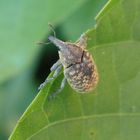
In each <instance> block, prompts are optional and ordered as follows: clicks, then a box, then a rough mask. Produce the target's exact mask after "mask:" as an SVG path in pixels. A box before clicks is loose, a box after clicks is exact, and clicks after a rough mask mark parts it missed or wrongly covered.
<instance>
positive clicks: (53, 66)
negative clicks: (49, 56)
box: [50, 59, 61, 71]
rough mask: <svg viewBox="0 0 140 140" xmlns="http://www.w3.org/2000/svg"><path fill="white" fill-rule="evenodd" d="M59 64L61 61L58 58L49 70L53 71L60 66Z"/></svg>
mask: <svg viewBox="0 0 140 140" xmlns="http://www.w3.org/2000/svg"><path fill="white" fill-rule="evenodd" d="M60 65H61V61H60V59H59V60H58V61H57V62H56V63H54V64H53V65H52V67H51V68H50V70H51V71H55V70H56V69H57V67H58V66H60Z"/></svg>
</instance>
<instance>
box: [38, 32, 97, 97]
mask: <svg viewBox="0 0 140 140" xmlns="http://www.w3.org/2000/svg"><path fill="white" fill-rule="evenodd" d="M48 39H49V41H50V42H51V43H53V44H54V45H55V46H57V47H58V49H59V51H58V53H59V60H58V61H57V62H56V63H55V64H54V65H53V66H52V67H51V71H54V74H53V76H52V78H50V79H46V81H45V82H44V83H43V84H41V86H40V88H42V87H43V86H44V85H45V84H46V83H48V82H50V81H52V80H53V79H54V78H56V77H57V75H58V73H59V72H60V70H61V69H62V67H63V69H64V79H63V80H62V83H61V86H60V89H58V91H57V92H56V93H55V94H53V96H55V95H56V94H58V93H59V92H61V91H62V90H63V88H64V86H65V83H66V81H67V82H68V83H69V85H70V86H71V87H72V88H73V89H74V90H75V91H76V92H78V93H88V92H90V91H91V90H93V89H94V88H95V87H96V85H97V83H98V79H99V78H98V71H97V68H96V64H95V62H94V60H93V58H92V55H91V54H90V53H89V52H88V51H87V50H86V46H87V38H86V36H85V35H84V34H83V35H81V37H80V38H79V40H78V41H77V42H76V43H70V42H63V41H61V40H59V39H57V38H56V37H54V36H49V37H48Z"/></svg>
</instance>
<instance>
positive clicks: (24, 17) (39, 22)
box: [0, 0, 85, 83]
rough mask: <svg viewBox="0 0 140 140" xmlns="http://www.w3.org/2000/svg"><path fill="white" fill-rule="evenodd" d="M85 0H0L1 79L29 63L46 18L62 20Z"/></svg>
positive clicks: (45, 28) (45, 31) (56, 21)
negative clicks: (57, 0)
mask: <svg viewBox="0 0 140 140" xmlns="http://www.w3.org/2000/svg"><path fill="white" fill-rule="evenodd" d="M84 2H85V0H76V1H75V0H71V1H69V2H67V1H65V0H60V1H59V2H56V1H55V0H47V1H46V0H41V1H38V0H30V1H29V0H24V1H21V0H20V1H17V0H11V1H9V0H1V4H0V17H1V22H0V30H1V32H0V42H1V46H0V49H1V51H0V60H2V61H1V66H0V72H1V73H2V74H1V77H0V83H2V82H5V81H6V80H7V79H9V78H11V77H14V76H15V75H18V74H19V73H20V72H22V71H23V70H25V69H26V68H27V67H29V66H30V65H31V62H33V60H34V58H35V57H36V56H37V53H38V50H39V47H36V43H37V42H38V41H40V40H41V39H43V37H44V36H45V35H46V34H47V33H48V22H51V23H52V24H58V23H59V22H62V21H63V20H64V19H65V18H66V17H67V16H68V15H69V14H71V13H72V12H73V11H74V10H75V9H77V8H78V7H79V6H80V5H82V4H83V3H84ZM69 5H73V6H72V7H70V6H69ZM58 11H59V12H58ZM64 11H65V12H64ZM9 68H10V69H9Z"/></svg>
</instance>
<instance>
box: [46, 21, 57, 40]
mask: <svg viewBox="0 0 140 140" xmlns="http://www.w3.org/2000/svg"><path fill="white" fill-rule="evenodd" d="M48 26H49V27H50V29H51V30H52V32H53V36H54V37H56V32H55V30H54V26H53V25H52V24H51V23H48Z"/></svg>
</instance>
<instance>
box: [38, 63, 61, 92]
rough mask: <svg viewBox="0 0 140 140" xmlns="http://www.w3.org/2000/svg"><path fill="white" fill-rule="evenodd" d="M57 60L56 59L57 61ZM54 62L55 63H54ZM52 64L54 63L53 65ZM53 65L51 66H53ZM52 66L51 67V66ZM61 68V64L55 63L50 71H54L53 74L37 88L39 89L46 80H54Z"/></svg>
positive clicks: (46, 81)
mask: <svg viewBox="0 0 140 140" xmlns="http://www.w3.org/2000/svg"><path fill="white" fill-rule="evenodd" d="M57 62H58V61H57ZM55 64H56V63H55ZM55 64H54V65H55ZM54 65H53V66H54ZM53 66H52V67H53ZM61 68H62V64H60V65H55V66H54V67H53V69H52V70H51V71H54V74H53V76H52V77H51V78H49V79H48V78H47V79H46V80H45V82H43V83H42V84H41V85H40V86H39V88H38V89H39V90H40V89H42V88H43V87H44V86H45V85H46V84H47V83H48V82H51V81H52V80H54V79H55V78H56V77H57V75H58V74H59V72H60V70H61Z"/></svg>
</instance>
